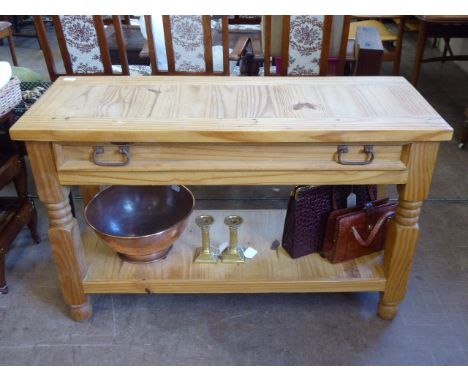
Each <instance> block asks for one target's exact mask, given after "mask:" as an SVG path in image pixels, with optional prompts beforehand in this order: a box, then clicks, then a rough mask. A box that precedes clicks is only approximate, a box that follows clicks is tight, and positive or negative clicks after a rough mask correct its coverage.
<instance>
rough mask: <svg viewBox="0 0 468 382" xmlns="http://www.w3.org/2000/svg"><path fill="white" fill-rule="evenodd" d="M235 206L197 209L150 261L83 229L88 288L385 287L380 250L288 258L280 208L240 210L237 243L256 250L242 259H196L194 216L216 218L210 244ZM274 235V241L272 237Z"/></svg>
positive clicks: (221, 234)
mask: <svg viewBox="0 0 468 382" xmlns="http://www.w3.org/2000/svg"><path fill="white" fill-rule="evenodd" d="M233 212H234V211H227V210H226V211H223V210H216V211H201V210H196V211H194V213H193V214H192V216H191V217H190V219H189V224H188V227H187V229H186V231H185V232H184V233H183V235H182V236H181V237H180V238H179V239H178V240H177V241H176V243H175V245H174V248H173V249H172V250H171V252H170V254H169V256H168V257H167V259H165V260H163V261H161V262H156V263H152V264H130V263H127V262H124V261H122V260H121V259H120V258H119V257H118V256H117V255H116V254H115V253H114V252H113V250H112V249H111V248H110V247H108V246H107V245H106V244H105V243H104V242H102V241H101V240H100V239H99V238H98V237H97V236H96V235H95V234H94V232H92V231H91V230H89V229H87V230H85V231H84V232H83V242H84V247H85V253H86V260H87V263H88V272H87V273H86V275H85V277H84V281H83V284H84V289H85V292H86V293H269V292H313V291H320V292H332V291H335V292H336V291H363V290H368V291H370V290H372V291H382V290H384V288H385V283H386V281H385V277H384V274H383V256H382V255H381V254H379V253H376V254H373V255H370V256H366V257H362V258H360V259H356V260H352V261H349V262H345V263H341V264H331V263H330V262H328V260H326V259H323V258H322V257H320V255H319V254H317V253H315V254H311V255H309V256H305V257H302V258H300V259H292V258H291V257H289V255H288V254H287V253H286V252H285V251H284V249H282V248H281V247H280V248H278V249H275V247H276V244H279V241H281V234H282V229H283V222H284V214H285V211H283V210H262V211H259V210H255V211H254V210H240V211H235V213H236V214H238V215H240V216H242V218H243V219H244V223H243V224H242V225H241V226H240V228H239V244H240V245H242V246H251V247H253V248H255V249H256V250H257V251H258V252H259V253H258V255H257V256H256V257H254V258H253V259H247V260H246V262H245V263H244V264H223V263H218V264H194V263H193V256H194V251H195V248H196V247H198V246H200V245H201V233H200V229H199V228H198V227H197V226H196V225H195V222H194V220H195V217H196V216H197V215H199V214H201V213H208V214H210V215H212V216H213V217H214V218H215V224H214V225H213V226H212V229H211V232H210V236H211V240H212V245H219V244H221V243H222V242H224V241H227V240H228V238H229V232H228V230H227V228H226V226H225V225H224V224H223V219H224V217H225V216H227V215H229V214H231V213H233ZM275 241H276V243H275Z"/></svg>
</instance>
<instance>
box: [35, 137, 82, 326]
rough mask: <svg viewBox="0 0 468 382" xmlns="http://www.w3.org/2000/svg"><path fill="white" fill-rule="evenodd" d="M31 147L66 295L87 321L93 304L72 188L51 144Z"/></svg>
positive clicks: (76, 315)
mask: <svg viewBox="0 0 468 382" xmlns="http://www.w3.org/2000/svg"><path fill="white" fill-rule="evenodd" d="M27 149H28V155H29V159H30V161H31V168H32V172H33V176H34V180H35V183H36V188H37V192H38V194H39V198H40V199H41V201H42V202H44V203H45V205H46V207H47V215H48V218H49V239H50V245H51V248H52V255H53V256H54V260H55V264H56V267H57V271H58V273H59V279H60V283H61V288H62V294H63V297H64V300H65V302H66V303H67V304H68V305H69V307H70V312H71V317H72V318H73V319H74V320H76V321H84V320H86V319H88V318H89V317H90V316H91V304H90V303H89V300H88V296H87V295H86V294H85V293H84V289H83V275H84V273H85V271H86V262H85V257H84V251H83V245H82V242H81V236H80V230H79V227H78V222H77V221H76V219H75V218H74V217H73V216H72V213H71V208H70V202H69V199H68V193H69V190H68V188H66V187H62V186H61V185H60V183H59V180H58V176H57V171H56V169H55V160H54V156H53V151H52V147H51V145H50V144H49V143H45V142H28V143H27Z"/></svg>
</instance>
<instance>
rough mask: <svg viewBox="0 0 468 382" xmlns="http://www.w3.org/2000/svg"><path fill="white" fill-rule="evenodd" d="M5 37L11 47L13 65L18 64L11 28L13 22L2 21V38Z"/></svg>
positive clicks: (0, 26)
mask: <svg viewBox="0 0 468 382" xmlns="http://www.w3.org/2000/svg"><path fill="white" fill-rule="evenodd" d="M5 37H6V38H7V39H8V45H9V47H10V52H11V59H12V60H13V65H14V66H18V60H17V59H16V49H15V44H14V42H13V31H12V29H11V23H10V22H8V21H0V40H2V39H4V38H5Z"/></svg>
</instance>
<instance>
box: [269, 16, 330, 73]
mask: <svg viewBox="0 0 468 382" xmlns="http://www.w3.org/2000/svg"><path fill="white" fill-rule="evenodd" d="M332 20H333V16H283V20H282V28H283V29H282V42H281V44H282V48H281V70H280V73H277V74H279V75H282V76H316V75H326V74H327V60H328V54H329V51H330V35H331V26H332ZM264 30H265V50H264V52H265V62H264V70H265V75H266V76H268V75H271V70H270V66H271V63H270V59H271V44H272V42H271V36H272V32H271V16H265V29H264Z"/></svg>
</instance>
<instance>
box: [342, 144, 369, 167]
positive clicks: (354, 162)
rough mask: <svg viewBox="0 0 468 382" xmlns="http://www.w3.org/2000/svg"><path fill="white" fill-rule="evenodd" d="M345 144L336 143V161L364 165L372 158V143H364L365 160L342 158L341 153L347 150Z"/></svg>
mask: <svg viewBox="0 0 468 382" xmlns="http://www.w3.org/2000/svg"><path fill="white" fill-rule="evenodd" d="M348 151H349V150H348V146H347V145H338V163H339V164H342V165H358V166H364V165H366V164H370V163H372V161H373V160H374V146H373V145H364V152H365V153H366V154H367V159H366V160H365V161H347V160H344V159H343V158H342V157H343V154H346V153H347V152H348Z"/></svg>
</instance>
